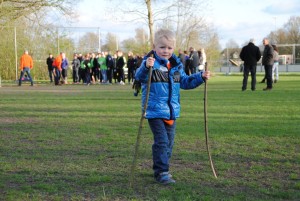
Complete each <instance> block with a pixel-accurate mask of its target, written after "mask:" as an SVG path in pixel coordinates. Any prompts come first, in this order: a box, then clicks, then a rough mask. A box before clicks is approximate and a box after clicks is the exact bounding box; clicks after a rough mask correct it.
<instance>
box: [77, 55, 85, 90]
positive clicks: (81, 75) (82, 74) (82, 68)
mask: <svg viewBox="0 0 300 201" xmlns="http://www.w3.org/2000/svg"><path fill="white" fill-rule="evenodd" d="M80 58H81V60H79V61H80V68H79V83H80V82H81V80H82V83H83V84H85V83H86V81H85V64H84V61H85V56H84V55H82V56H81V57H80Z"/></svg>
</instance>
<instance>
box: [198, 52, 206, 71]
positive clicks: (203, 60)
mask: <svg viewBox="0 0 300 201" xmlns="http://www.w3.org/2000/svg"><path fill="white" fill-rule="evenodd" d="M205 63H206V53H205V51H204V48H201V49H200V51H199V68H198V71H201V70H203V69H204V66H205Z"/></svg>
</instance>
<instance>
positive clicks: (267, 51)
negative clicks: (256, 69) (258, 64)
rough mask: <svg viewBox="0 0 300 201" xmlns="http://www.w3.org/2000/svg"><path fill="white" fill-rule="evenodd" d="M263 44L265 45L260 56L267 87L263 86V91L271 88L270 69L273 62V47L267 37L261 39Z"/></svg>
mask: <svg viewBox="0 0 300 201" xmlns="http://www.w3.org/2000/svg"><path fill="white" fill-rule="evenodd" d="M263 45H264V46H265V48H264V52H263V58H262V65H264V67H265V73H266V79H267V87H266V88H264V89H263V90H264V91H270V90H272V88H273V81H272V69H273V64H274V59H273V53H274V49H273V47H272V45H270V43H269V39H267V38H264V39H263Z"/></svg>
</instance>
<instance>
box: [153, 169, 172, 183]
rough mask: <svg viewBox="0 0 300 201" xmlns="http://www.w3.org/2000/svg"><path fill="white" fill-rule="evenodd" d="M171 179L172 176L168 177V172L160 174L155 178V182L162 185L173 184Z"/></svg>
mask: <svg viewBox="0 0 300 201" xmlns="http://www.w3.org/2000/svg"><path fill="white" fill-rule="evenodd" d="M171 177H172V175H170V174H169V172H162V173H160V174H159V175H158V176H157V177H156V181H157V182H159V183H161V184H163V185H169V184H174V183H175V180H174V179H172V178H171Z"/></svg>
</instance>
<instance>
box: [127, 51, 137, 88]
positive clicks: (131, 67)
mask: <svg viewBox="0 0 300 201" xmlns="http://www.w3.org/2000/svg"><path fill="white" fill-rule="evenodd" d="M136 63H137V59H136V58H135V56H134V55H133V53H132V52H128V61H127V68H128V83H129V84H130V83H132V84H133V81H134V74H135V69H136Z"/></svg>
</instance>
